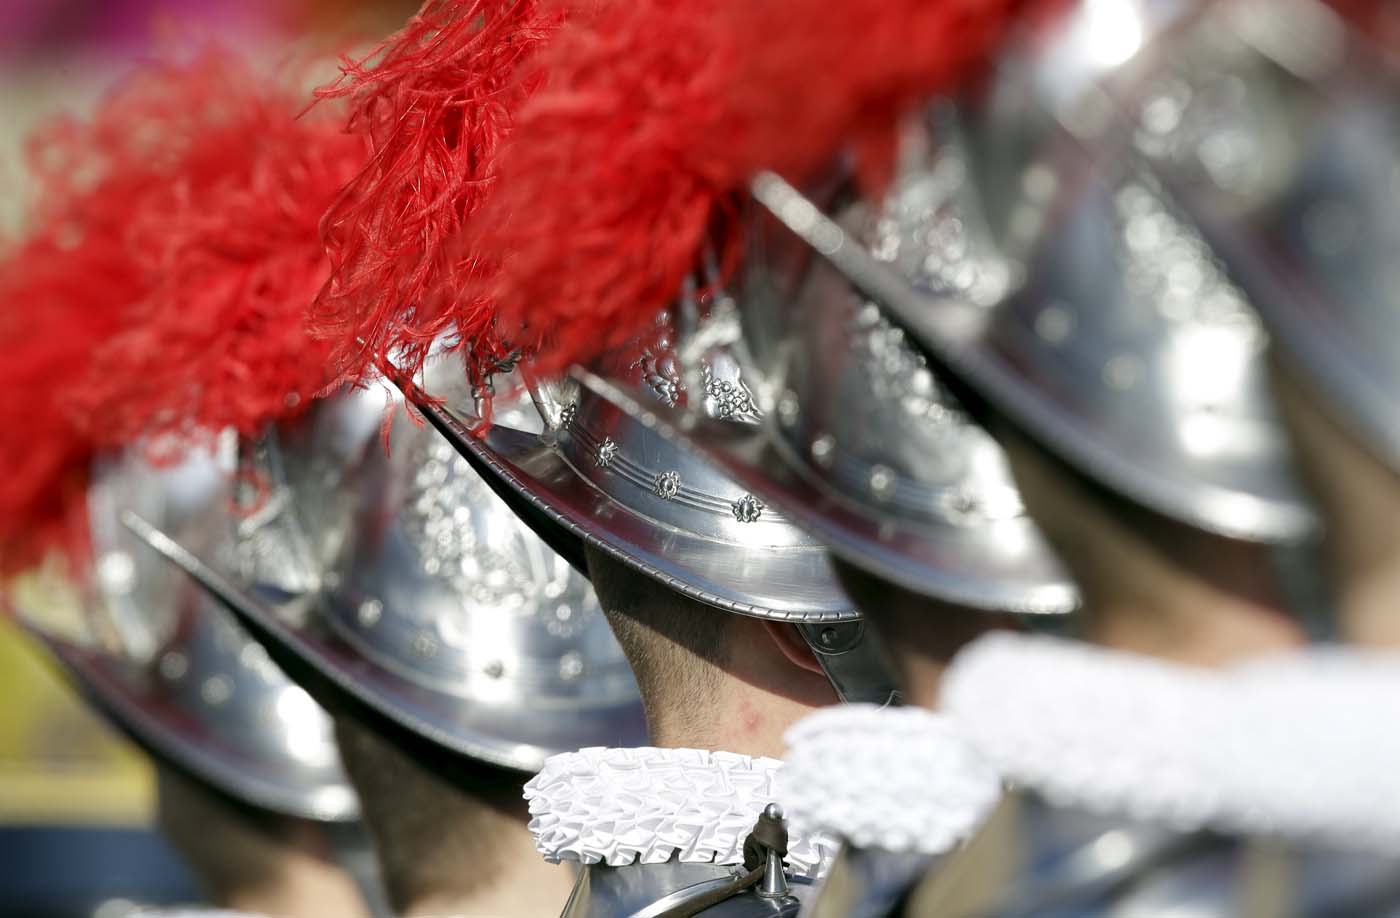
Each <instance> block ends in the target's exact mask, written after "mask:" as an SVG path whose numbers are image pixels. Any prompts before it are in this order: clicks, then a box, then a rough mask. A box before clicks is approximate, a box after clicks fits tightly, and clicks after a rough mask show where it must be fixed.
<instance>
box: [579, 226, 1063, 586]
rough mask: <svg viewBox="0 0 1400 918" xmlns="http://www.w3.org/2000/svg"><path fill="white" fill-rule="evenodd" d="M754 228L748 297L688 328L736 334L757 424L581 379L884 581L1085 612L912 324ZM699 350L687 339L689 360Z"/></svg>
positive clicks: (987, 440)
mask: <svg viewBox="0 0 1400 918" xmlns="http://www.w3.org/2000/svg"><path fill="white" fill-rule="evenodd" d="M753 236H754V238H755V242H754V245H753V251H752V257H751V258H750V259H749V261H748V267H747V272H746V278H745V283H744V286H743V295H742V299H741V303H735V302H730V301H725V302H722V303H721V304H719V305H718V306H717V308H715V309H713V310H712V311H711V313H710V314H709V315H708V316H707V317H706V318H705V319H704V320H702V321H701V322H700V323H699V324H700V326H701V327H700V328H699V330H698V331H697V332H696V333H695V334H694V335H693V336H692V338H693V339H694V340H696V341H699V342H702V343H703V342H704V341H706V340H715V339H718V340H725V341H729V342H730V346H729V349H730V352H731V353H733V354H736V355H739V363H740V364H742V365H743V366H744V367H745V371H746V374H747V375H748V376H749V377H750V378H752V379H753V380H754V386H753V388H752V390H750V389H749V388H747V387H744V388H742V389H734V390H733V393H734V394H733V395H729V396H728V397H729V398H730V399H731V400H732V399H736V398H737V399H739V400H740V401H741V402H742V405H743V407H744V411H745V412H746V413H747V414H749V415H751V416H752V417H753V418H754V419H755V420H756V421H757V423H754V424H751V425H749V426H747V427H741V428H736V427H735V425H721V424H716V423H713V422H707V420H706V419H705V418H703V417H700V416H697V415H696V413H693V412H686V411H684V410H683V409H681V408H678V407H676V406H674V405H671V404H661V405H658V404H655V402H654V401H652V400H648V399H647V398H645V397H644V396H639V395H638V394H637V392H636V391H635V389H634V390H633V391H628V389H627V387H626V386H625V384H624V383H621V382H618V381H615V380H609V379H605V378H603V377H600V376H597V375H594V374H587V373H581V374H579V376H580V377H581V378H582V379H583V380H584V382H585V385H587V386H589V387H590V388H593V389H595V390H597V391H598V392H599V393H602V394H604V395H606V396H607V397H608V398H609V399H610V400H612V401H613V402H614V403H615V404H617V405H618V406H619V407H620V408H622V409H623V410H624V411H628V412H629V413H631V414H632V415H633V416H634V417H635V418H636V419H638V420H639V421H641V422H643V423H644V424H646V425H648V426H649V427H651V428H653V429H655V430H656V431H657V432H659V433H661V434H663V435H665V436H669V437H672V438H675V439H680V440H684V441H686V442H687V443H689V444H690V445H691V446H692V447H694V448H696V449H698V450H700V451H701V452H703V453H704V454H705V455H706V456H707V457H709V458H711V459H712V460H713V461H714V462H715V463H716V464H717V465H719V466H720V467H721V468H722V469H723V470H724V471H725V472H726V473H727V474H729V475H731V476H732V477H733V478H734V479H735V480H736V481H738V482H739V483H741V484H742V485H743V486H744V487H746V488H750V489H752V491H753V493H755V494H756V495H758V496H759V497H760V498H761V499H762V500H763V501H765V502H767V503H768V504H771V505H773V506H776V507H779V508H781V509H782V511H783V512H784V513H785V514H787V515H788V516H789V517H790V518H791V519H792V520H793V522H794V523H795V524H797V525H798V526H801V527H802V528H804V529H806V530H807V531H808V532H810V533H811V534H812V535H813V536H815V537H816V538H817V539H819V540H821V541H822V542H823V543H824V544H826V545H827V546H828V548H829V549H830V550H831V551H832V552H833V553H834V554H836V555H837V556H839V557H842V558H843V559H845V560H846V561H848V562H850V563H852V564H855V565H857V566H859V567H862V568H864V569H866V570H868V571H870V572H871V573H874V574H876V575H877V576H879V577H881V578H883V579H885V580H889V581H891V582H894V583H897V584H899V585H901V586H904V587H906V588H908V589H911V590H914V591H916V592H919V593H923V594H926V595H929V596H932V597H935V598H938V599H941V600H944V601H948V602H954V603H958V604H961V605H965V606H968V607H971V608H982V609H987V610H992V611H1010V612H1020V613H1051V614H1053V613H1064V612H1069V611H1071V610H1072V609H1074V608H1075V606H1076V605H1077V601H1078V596H1077V592H1076V590H1075V588H1074V586H1073V584H1071V583H1070V582H1069V580H1068V578H1067V576H1066V575H1065V573H1064V572H1063V570H1062V569H1061V567H1060V565H1059V563H1058V561H1057V560H1056V559H1055V557H1054V555H1053V553H1052V552H1051V550H1050V549H1049V547H1048V546H1047V545H1046V544H1045V542H1044V540H1043V538H1042V537H1041V536H1040V533H1039V532H1038V531H1037V529H1036V528H1035V526H1034V524H1033V523H1032V522H1031V521H1030V519H1029V518H1028V517H1027V515H1026V513H1025V510H1024V507H1023V506H1022V504H1021V500H1020V496H1019V494H1018V492H1017V490H1016V486H1015V484H1014V482H1013V481H1012V480H1011V476H1010V472H1009V470H1008V469H1007V466H1006V460H1005V456H1004V455H1003V453H1002V451H1001V449H1000V447H998V446H997V444H996V442H995V441H994V440H992V438H991V437H990V436H989V435H988V434H987V433H986V432H985V431H984V430H982V429H981V428H980V427H978V426H977V425H976V423H974V422H973V421H972V420H971V419H970V418H969V417H968V415H967V414H966V413H965V412H964V411H963V409H962V407H961V406H960V405H959V403H958V401H957V399H956V398H955V396H954V395H953V394H952V393H951V392H950V391H948V389H947V388H946V387H945V386H944V385H943V384H941V383H940V382H939V381H938V380H937V379H936V378H935V376H934V374H933V372H932V370H931V369H930V367H929V366H928V363H927V361H926V359H925V358H924V356H923V355H922V354H921V353H920V352H919V351H918V350H917V349H916V348H915V347H914V346H913V345H912V344H911V343H910V342H908V341H907V340H906V338H905V335H904V332H903V331H902V330H901V329H900V328H898V327H897V326H895V325H893V324H892V323H890V322H889V321H888V320H887V319H885V318H884V316H883V315H882V314H881V312H880V310H879V308H878V307H876V306H875V305H874V304H873V303H871V302H870V301H868V300H865V299H862V298H861V297H859V296H858V295H857V294H856V293H855V292H854V291H853V290H852V289H851V288H850V285H849V284H846V283H845V282H844V281H841V280H840V279H839V278H837V277H835V276H834V275H832V274H830V272H827V274H826V275H824V276H822V279H823V280H825V281H827V283H825V284H824V285H823V286H821V287H820V288H819V289H811V288H806V287H804V285H805V284H807V283H808V282H809V281H812V280H813V279H814V278H815V277H817V276H818V275H816V274H815V273H799V272H796V271H788V270H785V268H784V266H789V265H793V264H796V263H800V262H802V261H804V260H805V253H804V252H803V251H800V250H799V246H796V245H792V244H787V245H786V246H785V247H783V244H784V243H785V242H786V240H784V239H781V238H776V237H771V236H765V235H764V234H763V231H762V228H761V227H755V230H754V233H753ZM693 350H694V348H692V347H690V346H689V345H688V342H682V343H681V346H680V347H679V348H678V354H679V361H678V362H679V363H680V365H681V366H682V367H684V366H685V365H686V364H687V362H688V361H687V357H688V355H689V354H690V352H691V351H693ZM702 374H703V381H704V384H705V385H706V386H707V390H708V389H711V388H715V389H717V388H718V386H720V385H731V384H730V383H729V382H728V381H719V382H718V383H717V382H716V380H715V378H714V373H713V371H712V370H711V369H710V364H708V363H704V364H702ZM726 394H728V393H727V390H726ZM711 397H712V398H713V396H711Z"/></svg>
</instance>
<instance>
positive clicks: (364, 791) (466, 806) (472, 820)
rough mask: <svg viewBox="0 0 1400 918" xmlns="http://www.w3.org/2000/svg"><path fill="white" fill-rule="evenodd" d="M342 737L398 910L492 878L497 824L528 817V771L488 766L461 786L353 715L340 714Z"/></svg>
mask: <svg viewBox="0 0 1400 918" xmlns="http://www.w3.org/2000/svg"><path fill="white" fill-rule="evenodd" d="M335 736H336V743H337V745H338V746H339V748H340V759H341V762H342V764H343V765H344V766H345V772H346V774H347V775H348V776H349V778H350V783H351V784H352V785H354V787H355V792H356V794H357V795H358V796H359V798H360V812H361V816H362V819H363V821H364V823H365V827H366V828H367V829H368V830H369V833H370V835H371V836H372V837H373V839H374V841H375V847H376V849H377V852H378V856H379V864H380V869H381V871H382V879H383V884H384V892H385V895H386V896H387V897H388V899H389V905H390V906H391V907H392V908H393V910H394V912H395V914H401V913H403V912H404V911H405V910H407V909H408V908H409V907H411V906H412V905H413V903H415V902H417V901H420V900H422V899H425V898H428V897H434V898H438V897H465V896H469V895H471V894H473V893H475V892H476V891H477V890H478V889H479V888H480V887H481V886H483V885H489V884H490V883H491V882H492V875H493V873H494V870H493V867H494V866H495V865H496V864H497V859H498V858H499V857H500V856H501V855H500V853H499V846H498V845H497V832H495V831H493V827H496V826H500V825H503V824H505V822H504V821H503V818H502V816H503V814H506V816H507V818H508V819H519V820H521V821H523V820H524V819H525V816H524V813H523V811H522V812H520V813H518V814H517V813H516V812H515V811H516V810H517V809H522V808H523V803H521V786H522V785H523V784H524V781H525V776H523V775H521V774H517V773H514V772H509V771H506V770H504V769H499V768H492V767H490V766H486V765H481V766H479V767H472V768H471V774H470V777H469V779H468V778H463V779H462V786H458V784H457V783H456V782H454V781H449V780H448V779H447V778H445V777H443V776H442V775H439V774H437V773H435V772H434V771H432V770H431V769H429V768H427V767H425V766H423V765H421V764H419V763H417V762H415V761H414V760H413V759H412V758H411V757H410V756H409V755H408V754H407V753H405V752H404V751H403V750H401V749H399V748H397V747H395V745H394V744H393V743H392V742H390V741H389V740H387V739H385V738H384V737H382V736H380V735H379V734H377V733H375V732H373V731H372V730H370V729H368V728H367V727H365V726H364V725H362V724H361V723H359V722H358V721H356V720H355V719H354V718H352V717H347V716H339V717H336V719H335Z"/></svg>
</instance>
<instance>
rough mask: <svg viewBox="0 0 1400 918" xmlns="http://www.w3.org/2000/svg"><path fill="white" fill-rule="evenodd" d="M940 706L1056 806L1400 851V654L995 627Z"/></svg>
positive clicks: (1000, 767) (989, 754) (950, 683)
mask: <svg viewBox="0 0 1400 918" xmlns="http://www.w3.org/2000/svg"><path fill="white" fill-rule="evenodd" d="M941 699H942V702H943V706H944V711H945V712H946V713H947V715H948V716H949V717H950V718H952V719H953V720H954V721H956V723H957V725H958V728H959V730H960V731H961V732H962V734H963V735H964V736H965V737H966V738H967V739H968V741H969V742H970V743H971V744H972V745H973V747H974V748H976V749H977V751H978V752H979V753H980V754H981V755H982V756H984V757H985V759H986V760H987V761H988V762H989V763H991V765H992V766H993V767H994V768H995V769H996V770H997V771H998V772H999V773H1001V775H1002V776H1003V777H1005V778H1007V779H1009V780H1012V781H1015V782H1017V783H1019V784H1022V785H1025V786H1028V787H1031V788H1034V789H1035V790H1037V791H1038V792H1040V793H1041V794H1042V795H1044V796H1045V797H1046V798H1047V799H1049V800H1050V801H1051V802H1052V803H1060V804H1072V805H1077V806H1082V807H1086V808H1089V809H1093V810H1097V811H1100V812H1109V813H1120V814H1123V815H1127V816H1131V817H1135V818H1139V819H1144V820H1151V821H1156V822H1163V823H1166V824H1168V825H1172V826H1174V827H1176V828H1179V829H1182V830H1195V829H1200V828H1205V827H1210V828H1214V829H1220V830H1225V831H1232V832H1244V833H1249V834H1256V833H1264V834H1277V835H1282V836H1286V837H1292V838H1297V839H1301V840H1304V841H1309V842H1322V843H1330V844H1335V845H1338V846H1342V847H1358V848H1363V849H1368V850H1375V851H1381V852H1391V853H1400V655H1398V654H1395V653H1393V652H1392V653H1384V652H1365V651H1357V650H1341V649H1330V650H1329V649H1323V650H1311V651H1305V652H1297V653H1292V654H1287V655H1281V656H1274V657H1270V658H1265V659H1260V660H1257V661H1253V662H1249V663H1246V664H1243V665H1238V666H1235V667H1230V668H1226V669H1216V670H1208V669H1200V668H1195V667H1190V666H1183V665H1176V664H1171V663H1166V662H1163V661H1161V660H1155V659H1152V658H1149V657H1143V656H1138V655H1135V654H1129V653H1123V652H1114V651H1109V650H1104V649H1101V648H1095V647H1091V646H1088V645H1084V644H1080V643H1077V642H1072V641H1064V640H1055V639H1051V638H1044V637H1028V636H1024V635H1015V634H998V635H989V636H987V637H983V638H980V639H979V640H977V641H976V642H974V643H973V644H971V645H969V647H968V648H966V649H965V650H964V651H962V652H961V653H960V654H959V655H958V656H957V657H956V658H955V659H954V661H953V664H952V666H951V667H949V670H948V672H947V674H946V675H945V677H944V680H943V684H942V689H941Z"/></svg>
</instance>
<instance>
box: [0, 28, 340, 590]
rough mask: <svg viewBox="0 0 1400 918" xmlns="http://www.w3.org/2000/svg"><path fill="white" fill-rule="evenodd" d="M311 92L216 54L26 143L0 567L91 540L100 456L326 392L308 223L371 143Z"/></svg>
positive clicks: (250, 418) (176, 440)
mask: <svg viewBox="0 0 1400 918" xmlns="http://www.w3.org/2000/svg"><path fill="white" fill-rule="evenodd" d="M303 105H304V102H303V101H302V100H301V99H299V97H298V93H297V92H296V91H295V90H294V89H293V88H291V84H290V83H288V84H285V85H280V84H279V85H277V86H269V85H268V84H267V83H266V82H262V81H260V79H259V77H258V76H256V75H255V74H254V73H253V72H252V70H251V69H250V68H249V67H247V66H246V65H244V64H243V63H241V62H240V61H239V60H237V59H236V58H233V57H231V56H228V55H225V54H222V53H218V52H209V53H206V54H203V55H201V56H200V57H199V58H198V59H196V60H195V61H194V62H192V63H189V64H185V65H171V64H151V65H149V66H147V67H145V68H143V69H142V70H140V71H139V72H138V73H137V74H135V75H133V76H132V77H131V78H129V79H128V80H126V81H124V82H123V83H122V84H121V85H120V86H119V87H118V88H117V89H116V90H115V91H114V92H113V93H112V94H111V95H110V97H109V98H107V99H105V100H104V101H103V103H102V104H101V105H100V106H99V107H98V109H97V111H96V113H95V115H94V116H93V117H92V118H91V119H89V120H87V121H83V122H79V121H75V120H71V119H68V120H59V121H56V122H54V123H53V124H51V125H50V126H48V127H47V128H46V129H44V130H43V131H42V132H41V133H40V134H39V135H38V136H37V137H36V139H35V141H34V143H33V144H32V151H31V157H30V172H31V177H32V179H33V183H34V185H35V186H36V189H37V191H38V205H39V206H38V210H37V213H36V214H35V216H34V219H33V221H32V226H31V228H30V232H29V234H28V237H27V240H26V241H25V242H24V243H23V244H22V245H19V246H18V247H16V248H15V249H13V250H12V251H11V252H9V253H8V257H7V258H6V260H5V261H4V263H3V265H0V303H3V304H4V311H3V313H0V347H3V356H4V359H3V360H0V392H4V393H5V396H4V401H3V403H0V462H3V464H4V468H5V470H6V473H5V474H4V475H3V476H0V572H3V573H13V572H15V571H16V570H18V569H21V568H23V567H25V566H28V565H29V564H32V563H34V562H35V561H37V560H39V559H40V558H41V557H42V556H43V555H44V554H46V553H47V552H48V551H49V550H51V549H60V550H63V551H65V552H66V553H68V554H69V556H70V558H76V557H77V556H78V555H80V554H82V553H83V551H84V545H83V540H84V539H85V533H86V526H85V523H84V514H83V507H84V502H85V491H86V485H87V481H88V472H89V468H90V466H91V464H92V461H93V458H94V455H95V453H96V452H97V451H98V450H99V449H103V448H108V447H112V448H116V447H122V446H126V445H128V444H131V443H134V442H136V441H138V440H141V439H143V438H153V439H154V440H156V441H159V442H161V443H162V444H163V446H164V447H165V448H167V449H174V448H177V447H179V446H181V445H184V444H187V443H189V442H192V441H195V440H198V439H202V438H204V437H205V436H207V435H208V434H210V433H213V432H216V431H218V430H220V429H222V428H225V427H234V428H236V429H238V430H239V431H241V432H243V433H245V434H251V433H255V432H257V431H258V430H259V429H260V428H261V427H262V426H263V425H265V424H266V423H267V422H269V421H271V420H275V419H277V418H280V417H283V416H285V415H287V414H289V413H290V412H292V411H294V410H296V407H297V406H298V405H299V404H302V403H304V402H305V401H306V400H308V399H309V398H310V397H311V396H313V395H314V394H316V393H317V392H318V391H320V390H321V389H323V388H324V386H325V385H326V383H327V380H328V378H329V377H328V373H327V366H326V345H325V344H324V343H321V342H313V341H312V339H310V337H309V336H308V334H307V332H306V329H305V314H306V310H307V308H308V306H309V304H310V302H311V300H312V299H313V297H314V295H315V293H316V291H317V289H318V288H319V287H320V285H321V284H322V283H323V282H324V281H325V278H326V277H327V275H328V273H329V263H328V261H327V260H326V258H325V257H324V254H323V252H322V250H321V247H320V241H319V235H318V226H317V224H318V220H319V217H320V215H321V213H322V212H323V210H324V209H325V207H326V206H327V205H328V204H329V203H330V202H331V200H332V199H333V198H334V196H335V193H336V192H337V191H338V189H339V188H340V186H341V185H342V184H343V183H344V182H345V181H347V180H348V179H349V178H350V177H351V176H353V175H354V174H355V173H356V171H357V170H358V169H359V168H360V167H361V166H362V165H363V163H364V145H363V143H362V141H361V140H360V139H358V138H355V137H350V136H347V135H345V134H344V133H343V131H342V130H341V127H340V124H339V123H338V122H337V120H336V119H335V118H334V117H333V115H334V113H333V112H330V111H325V112H318V113H315V114H313V115H312V116H308V117H305V118H300V119H298V118H297V114H298V111H299V109H300V108H301V107H302V106H303ZM75 520H76V522H74V521H75ZM74 567H75V568H77V569H81V565H80V564H75V565H74Z"/></svg>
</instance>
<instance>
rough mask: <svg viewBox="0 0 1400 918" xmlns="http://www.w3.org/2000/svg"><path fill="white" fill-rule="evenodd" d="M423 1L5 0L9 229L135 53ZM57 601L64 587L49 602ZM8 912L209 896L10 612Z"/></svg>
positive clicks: (295, 31)
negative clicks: (63, 139)
mask: <svg viewBox="0 0 1400 918" xmlns="http://www.w3.org/2000/svg"><path fill="white" fill-rule="evenodd" d="M417 5H418V4H417V3H416V2H412V0H4V2H0V234H4V235H9V234H13V233H15V232H17V231H18V230H19V229H20V228H21V227H22V226H23V221H24V214H25V212H26V210H27V208H28V206H29V203H30V200H31V198H30V191H29V189H28V188H26V187H25V183H24V181H23V177H22V176H23V170H22V169H21V164H22V163H21V161H22V157H23V155H24V147H25V138H26V137H27V136H28V134H29V133H30V131H31V129H32V128H33V126H34V125H35V124H36V123H37V122H39V121H40V120H41V119H43V118H44V117H46V116H49V115H52V114H55V113H58V112H75V113H81V112H82V111H83V110H85V109H87V108H88V107H90V106H91V105H93V104H94V103H95V101H96V100H98V99H100V98H101V95H102V93H103V92H104V90H105V89H106V87H108V86H109V85H111V83H112V81H113V80H115V79H118V78H119V77H120V76H121V74H122V73H123V72H124V71H125V70H127V69H129V68H130V67H131V66H132V64H133V63H135V62H137V61H140V60H141V59H143V58H144V57H149V56H151V55H152V54H154V53H156V52H158V51H159V52H161V53H164V52H166V51H169V50H175V51H178V50H179V49H180V48H181V47H182V46H183V45H186V44H190V45H193V44H195V43H201V42H204V41H207V40H208V39H209V38H211V37H215V36H217V39H218V41H219V42H221V43H223V44H226V45H233V46H236V47H239V48H242V49H244V50H247V51H249V52H251V53H254V54H259V53H265V54H267V55H269V56H273V57H278V56H281V55H282V54H285V53H286V50H287V49H288V48H289V47H290V46H291V45H292V44H295V43H300V42H306V41H320V40H325V39H329V40H334V41H345V40H349V41H355V40H360V41H364V42H366V43H368V42H372V41H373V40H375V39H376V38H379V37H382V36H383V35H386V34H388V33H390V32H392V31H393V30H394V29H395V28H397V27H398V25H399V24H401V23H402V22H403V21H404V20H405V19H407V17H408V16H409V15H410V14H411V13H412V12H413V10H414V9H415V8H416V7H417ZM52 602H53V604H54V605H55V606H61V605H62V601H61V599H60V598H58V597H54V598H53V600H52ZM0 698H3V699H4V702H5V703H4V704H2V705H0V864H3V865H4V867H3V869H0V916H6V918H8V916H16V918H20V916H23V918H49V916H85V915H93V916H101V918H121V916H123V915H125V914H127V913H128V912H130V911H131V909H132V907H133V905H132V904H133V902H135V901H139V902H141V903H142V904H144V905H172V904H177V903H190V902H195V901H197V900H198V893H197V892H196V890H195V887H194V884H193V883H192V881H191V878H190V877H189V875H188V873H187V872H186V870H185V869H184V867H183V866H182V864H181V863H180V861H179V859H178V858H177V857H176V855H175V853H174V852H173V851H172V850H171V849H170V847H169V846H168V845H167V844H166V843H165V842H164V841H163V840H162V839H161V837H160V836H159V834H158V833H157V831H156V829H155V827H154V824H153V820H154V801H155V776H154V771H153V769H152V768H151V765H150V763H149V762H148V761H147V760H146V759H145V757H144V756H143V754H142V753H141V752H140V751H139V750H138V749H137V748H136V747H134V746H133V745H131V744H130V743H129V742H127V741H126V740H125V739H123V738H122V737H121V736H120V735H119V734H117V733H116V732H114V731H113V730H112V729H111V728H110V727H108V726H107V724H106V723H105V722H104V721H103V720H101V718H100V717H99V716H98V715H97V714H95V713H93V712H92V711H91V709H89V708H88V707H86V706H85V705H84V704H83V703H82V702H81V701H80V700H79V698H78V697H77V695H76V694H74V692H73V691H72V689H71V687H70V686H69V685H68V684H67V682H66V681H65V680H64V679H63V678H62V677H61V676H60V675H59V674H58V672H57V671H56V670H55V668H54V667H53V665H52V664H51V663H50V662H49V661H48V659H47V657H46V656H45V655H44V654H43V653H42V652H41V650H40V648H39V647H38V646H37V645H36V644H34V643H33V641H32V640H31V639H30V638H29V637H28V636H27V635H25V634H24V633H23V632H22V631H21V630H20V629H19V628H18V627H16V626H15V625H13V624H10V623H8V622H6V621H5V620H4V619H3V618H0Z"/></svg>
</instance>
